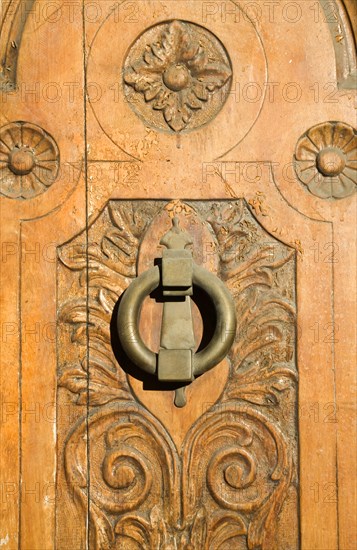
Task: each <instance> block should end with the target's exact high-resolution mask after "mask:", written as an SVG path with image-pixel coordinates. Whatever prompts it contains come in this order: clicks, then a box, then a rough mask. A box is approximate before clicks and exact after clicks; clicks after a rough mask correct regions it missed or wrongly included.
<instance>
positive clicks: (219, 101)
mask: <svg viewBox="0 0 357 550" xmlns="http://www.w3.org/2000/svg"><path fill="white" fill-rule="evenodd" d="M231 76H232V67H231V63H230V60H229V58H228V54H227V52H226V51H225V49H224V47H223V45H222V44H221V42H220V40H219V39H218V38H217V37H216V36H214V35H213V34H212V33H211V32H210V31H209V30H207V29H205V28H204V27H201V26H199V25H196V24H194V23H189V22H187V21H178V20H174V21H169V22H166V23H160V24H158V25H155V26H154V27H151V28H150V29H148V30H146V31H145V32H144V33H143V34H142V35H141V36H139V37H138V38H137V40H136V41H135V42H134V44H133V45H132V46H131V48H130V50H129V52H128V55H127V57H126V59H125V63H124V68H123V78H124V92H125V95H126V99H127V101H128V104H129V105H130V107H131V108H132V109H133V111H134V112H135V113H136V114H137V115H138V116H139V117H140V118H141V119H143V121H144V122H145V124H147V125H148V126H151V127H154V128H156V129H160V130H164V131H166V132H167V131H174V132H181V131H188V130H193V129H196V128H199V127H201V126H202V125H204V124H206V123H207V122H210V121H211V120H212V119H213V118H214V117H215V116H216V115H217V114H218V112H219V111H220V110H221V109H222V107H223V105H224V103H225V101H226V99H227V95H228V92H229V87H230V83H231Z"/></svg>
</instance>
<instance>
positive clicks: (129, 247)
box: [59, 201, 158, 406]
mask: <svg viewBox="0 0 357 550" xmlns="http://www.w3.org/2000/svg"><path fill="white" fill-rule="evenodd" d="M157 209H158V204H157V203H155V201H153V202H152V203H151V205H150V206H149V207H147V210H148V212H149V214H153V213H154V212H156V211H157ZM107 214H108V217H109V220H110V226H109V228H108V230H107V231H106V232H105V233H104V235H103V236H102V239H101V241H100V243H99V244H90V245H89V246H88V248H87V249H86V247H85V246H83V245H79V244H74V245H72V244H69V245H67V246H65V247H63V248H62V250H61V251H60V253H59V258H60V260H61V262H62V263H63V264H64V265H65V266H66V267H68V268H69V269H71V270H73V271H78V272H79V285H80V286H81V287H84V288H85V287H86V286H87V284H88V285H89V296H88V300H87V298H85V297H83V298H72V299H70V300H69V301H68V302H65V303H64V304H63V306H62V307H61V310H60V313H59V320H60V322H61V323H63V324H64V325H66V326H68V327H69V328H70V331H71V341H72V342H73V343H76V344H78V345H81V346H88V349H89V353H88V357H86V356H84V357H83V359H82V361H81V363H80V365H64V366H63V367H62V373H61V376H60V379H59V385H60V386H62V387H65V388H67V389H68V390H69V391H71V392H72V393H74V394H77V401H76V402H77V404H79V405H83V404H85V403H86V400H87V399H88V398H89V402H90V404H91V405H93V406H98V405H103V404H105V403H108V402H110V401H113V400H116V399H124V400H128V399H132V395H131V392H130V390H129V386H128V383H127V380H126V376H125V373H124V372H123V370H122V369H121V368H119V366H118V364H117V362H116V360H115V358H114V355H113V351H112V347H111V336H110V321H111V316H112V313H113V309H114V307H115V304H116V302H117V301H118V299H119V296H120V294H121V293H122V292H123V291H124V290H125V288H126V287H127V286H128V283H129V280H130V279H129V278H131V277H134V276H135V274H136V256H137V250H138V247H139V242H140V238H141V235H142V233H143V232H144V230H145V228H146V226H147V225H148V223H149V222H150V220H151V217H150V216H148V215H147V212H146V215H144V213H143V212H142V211H141V210H140V209H138V210H136V209H135V208H134V207H133V205H132V203H127V204H124V205H123V204H120V205H118V204H116V203H110V204H109V205H108V209H107ZM87 361H88V368H87V367H86V363H87Z"/></svg>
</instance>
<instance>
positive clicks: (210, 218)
mask: <svg viewBox="0 0 357 550" xmlns="http://www.w3.org/2000/svg"><path fill="white" fill-rule="evenodd" d="M181 204H182V209H181V212H180V213H181V215H182V216H185V215H186V214H187V215H189V216H192V224H193V225H197V224H203V225H204V226H205V227H206V229H208V230H209V231H210V232H212V236H213V239H214V242H215V244H216V247H217V254H218V259H219V276H220V278H221V279H222V280H223V281H224V282H225V283H226V285H227V287H228V288H229V290H230V292H231V293H232V295H233V297H234V301H235V307H236V311H237V318H238V323H239V326H238V328H237V333H236V338H235V342H234V344H233V347H232V350H231V353H230V362H231V368H230V376H229V377H228V378H227V383H226V386H225V388H224V390H223V393H222V394H221V396H220V398H219V400H218V401H217V403H216V404H214V405H213V406H212V407H211V408H209V409H208V410H207V411H205V412H203V413H202V414H201V416H200V417H199V418H198V419H197V421H196V422H194V423H193V424H192V425H191V427H190V428H189V430H188V432H187V434H186V436H185V438H184V441H183V443H182V446H181V448H179V447H176V445H175V444H174V442H173V440H172V438H171V435H170V433H169V431H168V430H167V429H166V428H165V426H164V425H163V424H162V423H161V422H160V420H158V419H157V418H156V416H155V411H153V412H151V411H150V410H149V409H148V408H147V407H146V406H144V405H143V404H142V403H140V401H138V400H137V398H136V396H135V391H134V390H133V387H132V386H131V385H130V383H129V381H128V378H127V376H126V373H125V371H124V369H123V368H121V366H120V365H119V364H118V361H117V359H116V357H115V355H114V354H113V349H112V345H111V331H110V324H111V319H112V315H113V310H114V308H115V304H116V303H117V301H118V299H119V297H120V296H121V295H122V293H123V291H124V290H125V289H126V288H127V287H128V286H129V284H130V282H131V281H132V280H133V278H135V277H136V275H137V259H138V251H139V250H140V246H141V245H142V243H143V242H144V239H145V238H146V237H145V235H146V232H147V230H148V228H149V226H150V224H151V223H154V222H153V220H155V218H156V216H161V213H162V212H163V209H164V212H165V210H166V212H167V215H170V213H171V212H172V210H171V209H172V203H171V204H167V203H166V202H165V201H110V203H109V205H108V206H107V207H106V208H105V209H104V211H103V212H102V214H101V215H100V216H99V217H98V218H97V219H96V221H95V222H94V223H93V225H92V226H91V228H90V229H89V239H90V243H91V244H90V246H89V247H88V249H87V248H86V246H83V243H84V242H85V241H83V238H84V235H83V234H82V235H79V236H78V237H76V238H75V239H74V240H73V241H72V242H69V243H66V244H65V245H64V246H63V247H61V249H60V252H59V281H61V283H60V284H59V287H58V299H59V302H58V307H59V321H60V322H59V325H58V326H59V334H58V336H59V349H60V362H59V386H60V392H63V393H61V394H60V395H64V394H66V395H65V400H66V401H65V402H67V399H68V393H70V394H72V399H73V401H74V402H75V403H77V405H78V407H79V408H80V407H81V406H83V405H84V406H87V407H88V408H89V415H88V416H83V417H82V418H81V420H80V421H79V422H77V421H76V422H75V423H74V424H73V425H72V426H70V428H69V433H68V434H67V439H66V443H65V447H64V449H61V450H60V453H61V454H60V455H59V456H61V458H60V459H59V464H61V466H60V467H61V468H64V474H65V476H66V482H67V484H68V486H69V487H70V494H74V495H75V497H76V498H75V500H74V502H75V506H76V507H77V506H78V507H79V509H82V513H83V514H85V513H86V511H87V510H88V508H87V507H88V502H89V503H90V506H89V516H90V517H89V531H90V543H89V548H93V549H94V548H101V549H104V550H115V549H118V548H128V549H129V548H130V549H132V548H133V549H134V548H141V549H143V550H152V549H154V548H155V549H160V550H168V549H170V550H171V549H180V550H181V549H182V550H198V549H199V550H201V549H202V550H218V549H221V548H222V550H223V549H225V548H234V549H235V548H237V549H238V548H241V549H243V548H244V549H248V550H270V549H271V548H291V549H292V550H296V549H297V548H298V540H297V536H296V537H295V535H294V534H293V535H292V536H291V534H290V535H289V534H286V533H283V534H281V533H282V530H281V529H280V530H279V533H280V535H279V540H278V541H276V540H275V539H274V537H275V536H276V533H277V532H278V530H277V525H278V524H279V521H280V519H279V518H280V514H281V513H283V512H282V510H283V509H284V506H285V504H284V503H285V501H286V500H288V496H290V497H291V499H290V506H291V508H290V509H289V513H290V514H291V515H292V516H293V517H295V518H296V521H297V513H298V509H297V502H298V501H297V495H296V492H295V490H296V485H297V481H298V480H297V460H298V457H297V449H296V442H297V432H296V417H295V405H294V403H296V389H297V369H296V362H295V355H294V354H295V352H294V350H295V321H296V317H295V300H296V298H295V290H294V289H295V284H294V281H295V279H294V277H295V254H294V251H293V250H292V249H290V247H288V246H286V245H283V244H282V243H279V242H278V241H275V240H274V239H272V238H269V237H268V236H267V234H266V233H265V232H264V231H263V230H262V229H261V227H260V226H259V224H258V223H257V222H256V221H255V220H254V218H253V217H252V215H251V213H250V211H249V210H248V208H247V206H246V205H245V204H244V202H243V201H237V202H232V201H214V202H213V203H212V202H211V201H192V202H190V203H187V202H185V203H181ZM175 208H176V207H175ZM180 208H181V207H180ZM178 211H179V208H178V207H177V208H176V214H177V213H178ZM267 239H268V240H267ZM86 250H87V252H88V254H86ZM237 251H239V254H238V253H237ZM69 288H70V291H69V290H68V289H69ZM68 329H69V330H68ZM123 364H124V363H123ZM67 392H68V393H67ZM277 419H279V420H278V421H277ZM87 437H88V438H89V441H90V444H89V447H88V440H87ZM88 449H89V453H90V456H89V457H88V455H87V453H88ZM62 451H63V454H62ZM62 458H64V462H63V463H62ZM88 458H89V462H90V464H91V466H90V474H89V475H90V484H89V486H88V485H87V477H86V476H87V473H86V467H87V463H88ZM59 492H60V489H59ZM283 524H284V523H283ZM287 535H289V537H290V538H289V541H287V540H286V539H285V538H284V537H286V536H287ZM281 537H283V540H282V539H281ZM58 546H59V547H64V545H61V541H60V542H59V545H58Z"/></svg>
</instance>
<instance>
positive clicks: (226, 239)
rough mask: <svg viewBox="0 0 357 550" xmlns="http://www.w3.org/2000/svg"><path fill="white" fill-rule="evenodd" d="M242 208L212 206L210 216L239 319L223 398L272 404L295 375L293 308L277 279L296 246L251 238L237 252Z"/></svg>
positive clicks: (243, 237) (242, 238)
mask: <svg viewBox="0 0 357 550" xmlns="http://www.w3.org/2000/svg"><path fill="white" fill-rule="evenodd" d="M243 212H244V210H243V206H242V202H238V203H236V204H235V205H234V206H232V205H231V204H230V205H223V206H219V205H216V206H215V207H214V208H213V216H212V217H211V218H210V219H209V221H210V223H211V226H212V228H213V229H214V231H215V233H216V236H217V241H218V245H219V253H220V257H221V276H222V278H223V279H224V280H225V281H226V284H227V287H228V288H229V289H230V291H231V293H232V294H233V296H234V297H235V300H236V309H237V320H238V326H237V336H236V340H235V343H234V344H233V347H232V350H231V353H230V357H231V360H232V365H233V375H234V381H235V383H234V384H230V385H229V386H228V387H227V388H226V391H225V396H224V399H232V398H236V399H244V400H246V401H249V402H250V403H254V404H256V405H264V406H276V405H278V403H279V399H280V393H281V392H284V391H285V390H287V389H288V388H289V387H292V386H293V385H294V383H295V381H296V378H297V375H296V371H295V369H294V367H293V365H292V364H291V361H292V359H293V352H294V338H295V308H294V306H293V304H292V303H291V301H290V300H289V299H288V298H287V297H286V296H285V295H282V294H281V293H280V290H279V287H278V285H277V283H276V281H277V280H278V279H277V273H278V272H279V270H280V269H281V268H284V266H286V265H287V264H289V262H291V261H293V256H294V251H293V250H290V251H287V252H286V250H284V251H283V250H282V249H281V247H279V246H278V245H277V244H276V243H272V244H267V245H265V246H263V247H259V248H256V247H255V246H254V245H253V243H251V244H250V246H249V247H248V248H246V250H245V254H244V256H243V257H240V256H239V255H238V254H237V250H239V249H241V248H243V247H242V245H241V243H242V242H245V243H246V241H247V237H248V233H249V231H247V227H248V226H247V224H246V222H245V220H244V219H242V216H243Z"/></svg>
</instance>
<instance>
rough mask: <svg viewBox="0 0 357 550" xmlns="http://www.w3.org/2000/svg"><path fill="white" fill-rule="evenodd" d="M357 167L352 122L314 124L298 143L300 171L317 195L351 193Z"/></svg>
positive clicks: (299, 174)
mask: <svg viewBox="0 0 357 550" xmlns="http://www.w3.org/2000/svg"><path fill="white" fill-rule="evenodd" d="M356 169H357V136H356V130H354V129H353V128H352V127H351V126H349V125H348V124H344V123H343V122H323V123H322V124H318V125H317V126H313V128H310V130H308V131H307V132H306V133H305V134H304V135H303V136H302V137H301V138H300V139H299V141H298V143H297V145H296V150H295V171H296V174H297V176H298V178H299V180H300V181H301V182H302V183H304V184H305V185H306V186H307V188H308V190H309V191H310V193H312V194H313V195H316V196H317V197H321V198H323V199H328V198H336V199H339V198H343V197H348V196H349V195H351V194H352V193H353V192H354V191H355V189H356V185H357V172H356Z"/></svg>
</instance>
